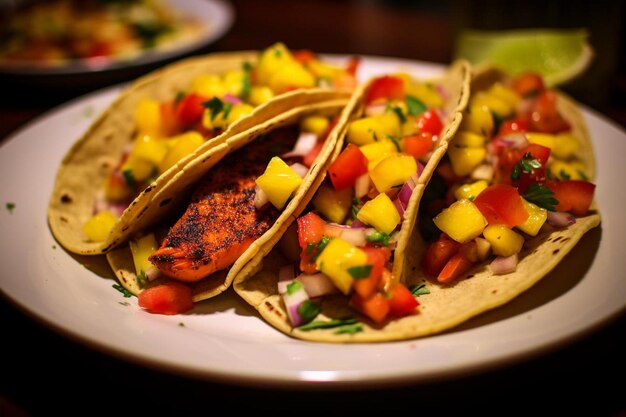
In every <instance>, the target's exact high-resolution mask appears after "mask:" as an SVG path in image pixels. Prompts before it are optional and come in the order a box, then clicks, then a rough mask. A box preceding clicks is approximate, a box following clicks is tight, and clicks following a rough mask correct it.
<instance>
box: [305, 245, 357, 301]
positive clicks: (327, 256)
mask: <svg viewBox="0 0 626 417" xmlns="http://www.w3.org/2000/svg"><path fill="white" fill-rule="evenodd" d="M367 264H368V263H367V254H366V253H365V252H364V251H362V250H361V249H359V248H358V247H356V246H354V245H353V244H351V243H349V242H347V241H345V240H343V239H342V238H340V237H336V238H334V239H332V240H331V241H330V242H329V243H328V245H327V246H326V247H325V248H324V250H323V251H322V253H320V255H319V256H318V257H317V260H316V261H315V265H316V266H317V269H319V270H320V271H321V272H322V273H323V274H325V275H327V276H328V277H329V278H330V279H331V281H332V282H333V283H334V284H335V286H336V287H337V288H339V290H340V291H341V292H342V293H344V294H348V293H349V292H350V290H351V289H352V283H353V281H354V278H353V277H352V275H351V274H350V272H349V269H350V268H352V267H360V266H365V265H367Z"/></svg>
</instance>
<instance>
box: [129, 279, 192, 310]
mask: <svg viewBox="0 0 626 417" xmlns="http://www.w3.org/2000/svg"><path fill="white" fill-rule="evenodd" d="M138 299H139V307H141V308H143V309H146V310H148V311H149V312H151V313H157V314H167V315H173V314H180V313H184V312H186V311H189V310H191V309H192V308H193V299H192V293H191V288H190V287H188V286H187V285H185V284H182V283H180V282H176V281H168V282H166V283H165V284H161V285H157V286H155V287H152V288H147V289H145V290H143V291H142V292H140V293H139V296H138Z"/></svg>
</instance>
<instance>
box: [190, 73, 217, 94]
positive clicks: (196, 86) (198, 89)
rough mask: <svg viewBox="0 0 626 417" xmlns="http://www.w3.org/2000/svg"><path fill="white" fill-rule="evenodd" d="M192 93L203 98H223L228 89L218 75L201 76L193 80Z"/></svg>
mask: <svg viewBox="0 0 626 417" xmlns="http://www.w3.org/2000/svg"><path fill="white" fill-rule="evenodd" d="M189 90H190V92H192V93H196V94H198V95H200V96H202V97H206V98H211V97H222V96H223V95H224V94H225V93H226V88H225V86H224V83H223V82H222V79H221V77H220V76H219V75H216V74H200V75H197V76H195V77H194V78H193V80H191V85H190V87H189Z"/></svg>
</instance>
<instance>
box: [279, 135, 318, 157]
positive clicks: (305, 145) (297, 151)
mask: <svg viewBox="0 0 626 417" xmlns="http://www.w3.org/2000/svg"><path fill="white" fill-rule="evenodd" d="M316 143H317V135H316V134H315V133H312V132H301V133H300V136H298V140H297V141H296V143H295V144H294V146H293V149H292V150H291V151H289V152H287V153H284V154H283V155H282V157H283V158H289V157H291V156H305V155H308V154H309V153H310V152H311V151H312V150H313V148H314V147H315V144H316Z"/></svg>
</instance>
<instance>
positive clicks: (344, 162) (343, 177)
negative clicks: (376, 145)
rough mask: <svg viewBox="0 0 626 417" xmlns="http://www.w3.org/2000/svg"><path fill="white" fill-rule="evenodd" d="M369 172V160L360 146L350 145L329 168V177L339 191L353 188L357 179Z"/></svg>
mask: <svg viewBox="0 0 626 417" xmlns="http://www.w3.org/2000/svg"><path fill="white" fill-rule="evenodd" d="M366 172H367V158H366V157H365V155H364V154H363V152H361V149H359V147H358V146H356V145H355V144H353V143H349V144H348V146H346V148H345V149H344V150H343V151H341V153H340V154H339V156H338V157H337V159H335V160H334V161H333V163H332V164H330V166H329V167H328V175H329V176H330V181H331V182H332V183H333V187H334V188H335V190H337V191H341V190H344V189H346V188H348V187H353V186H354V183H355V182H356V179H357V178H358V177H360V176H361V175H363V174H365V173H366Z"/></svg>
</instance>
